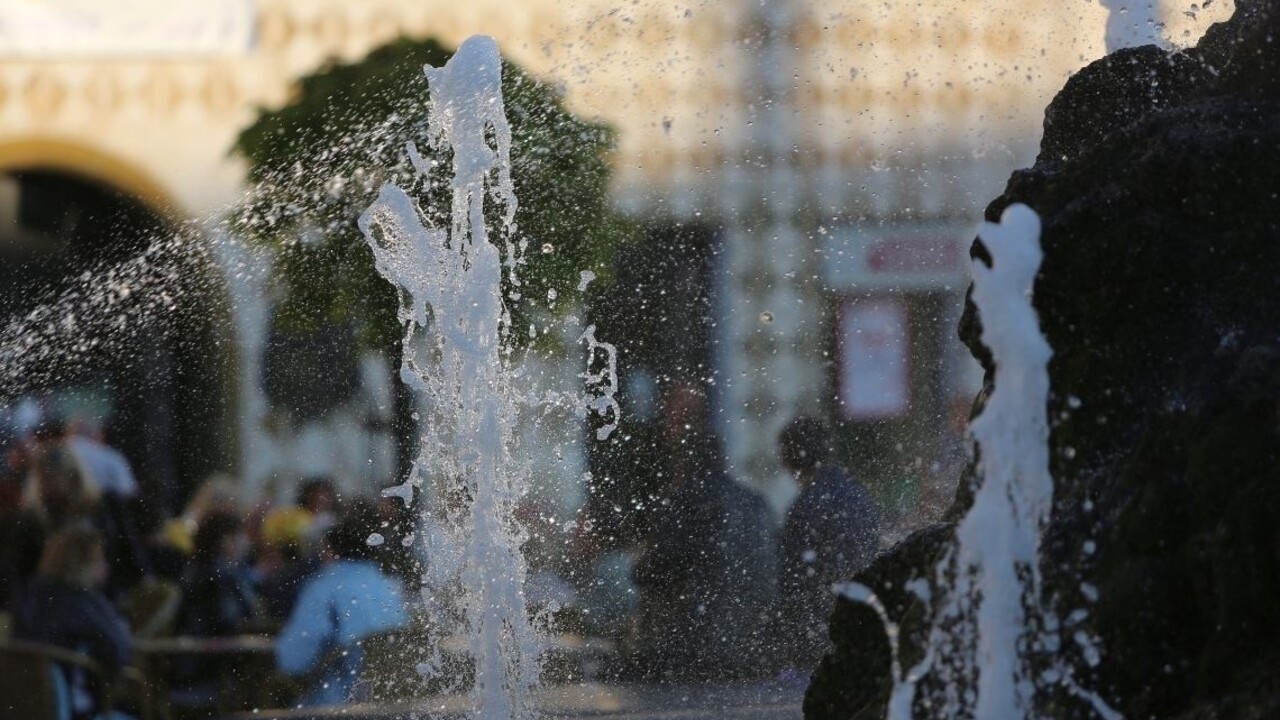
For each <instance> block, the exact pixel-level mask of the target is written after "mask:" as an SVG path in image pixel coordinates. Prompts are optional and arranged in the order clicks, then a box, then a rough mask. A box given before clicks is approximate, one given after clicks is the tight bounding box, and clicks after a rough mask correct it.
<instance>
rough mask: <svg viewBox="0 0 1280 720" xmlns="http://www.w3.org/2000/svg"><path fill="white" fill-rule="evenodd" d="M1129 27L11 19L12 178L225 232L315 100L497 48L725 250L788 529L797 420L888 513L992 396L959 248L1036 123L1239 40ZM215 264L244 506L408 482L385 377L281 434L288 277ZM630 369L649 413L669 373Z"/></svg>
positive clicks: (732, 447) (428, 17)
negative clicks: (411, 53)
mask: <svg viewBox="0 0 1280 720" xmlns="http://www.w3.org/2000/svg"><path fill="white" fill-rule="evenodd" d="M1122 5H1123V2H1122V0H1114V1H1113V2H1109V3H1108V6H1109V7H1104V6H1103V5H1094V4H1090V3H1071V4H1063V3H1040V4H1038V5H1036V6H1035V7H1031V6H1028V5H1027V4H1026V3H1015V2H1012V0H997V1H996V2H989V3H983V4H981V5H978V6H975V5H963V4H956V3H953V2H946V1H944V0H923V1H922V2H918V3H912V4H901V3H899V4H891V5H886V4H881V5H874V4H867V3H863V2H854V1H853V0H823V1H818V0H804V1H801V0H775V1H772V2H747V1H741V2H713V1H710V0H708V1H703V2H695V1H692V0H690V1H687V2H679V3H657V2H648V1H642V2H635V3H622V4H619V3H615V2H604V1H603V0H581V1H578V2H572V3H557V2H549V1H543V0H527V1H524V2H517V3H511V2H503V1H501V0H473V2H469V3H452V2H443V1H442V0H363V1H362V2H358V3H356V2H349V1H347V0H257V1H256V2H251V1H249V0H165V1H164V2H161V1H160V0H155V1H149V0H115V1H114V2H112V3H98V2H92V1H90V0H9V2H6V3H4V4H3V5H0V173H5V174H7V176H9V177H10V178H14V177H23V173H28V174H30V173H32V172H44V173H55V174H62V175H65V176H67V177H70V178H76V179H79V180H83V181H88V182H91V183H94V184H96V185H98V186H100V187H102V188H104V189H106V190H108V191H110V192H111V193H115V194H119V195H123V196H125V197H127V198H129V199H131V200H132V201H133V202H135V203H137V204H138V205H140V206H141V207H143V208H145V209H147V210H149V211H150V212H152V213H153V214H154V215H155V216H156V217H157V218H159V219H161V220H162V221H163V222H165V223H169V224H170V225H174V226H176V225H179V224H181V223H183V222H185V221H186V220H189V219H201V220H207V219H209V218H216V217H218V216H219V215H220V214H221V213H222V212H224V210H225V208H227V207H228V206H230V205H231V204H233V203H235V202H236V201H237V199H238V198H239V197H240V196H241V195H242V193H243V192H244V190H245V187H246V181H245V168H244V166H243V164H242V163H241V162H240V161H239V160H238V159H237V158H235V157H232V156H230V155H228V149H229V148H230V147H231V144H232V142H233V140H234V138H235V137H236V134H237V133H238V132H239V131H240V130H241V129H242V128H244V127H245V126H246V125H248V124H249V123H251V122H252V121H253V120H254V118H255V113H256V110H257V108H260V107H277V106H280V105H282V104H283V103H285V102H286V101H287V100H288V98H289V93H290V88H291V86H292V84H293V82H294V81H295V80H296V79H297V78H298V77H300V76H302V75H305V74H307V73H310V72H312V71H314V70H316V69H318V68H319V67H320V66H321V65H322V64H323V63H325V62H326V61H328V60H330V59H339V60H344V61H353V60H357V59H359V58H360V57H362V56H364V55H365V54H367V53H368V52H369V51H370V50H371V49H372V48H375V47H377V46H379V45H381V44H383V43H385V42H387V41H389V40H391V39H393V38H395V37H397V36H400V35H408V36H412V37H428V36H431V37H437V38H439V39H441V40H442V41H444V42H446V43H448V44H457V43H459V42H461V41H462V40H463V39H464V38H465V37H467V36H469V35H472V34H477V33H484V34H489V35H492V36H494V37H495V38H496V39H497V40H498V42H499V44H500V46H501V47H502V48H503V50H504V52H505V53H506V54H507V55H509V56H510V57H511V58H513V59H514V60H516V61H517V62H519V63H521V64H522V65H524V66H525V67H527V68H528V69H530V70H531V71H532V72H533V73H535V74H536V75H539V76H541V77H545V78H548V79H551V80H553V81H554V82H556V83H559V84H560V85H561V86H562V87H563V88H564V92H565V94H566V97H567V99H568V101H569V104H570V106H571V108H573V109H574V110H575V111H577V112H579V113H581V114H584V115H587V116H590V117H593V118H599V119H602V120H604V121H605V122H607V123H609V124H611V125H613V126H614V127H615V128H616V129H617V130H618V131H619V135H618V137H619V145H618V148H617V151H616V153H615V155H614V157H613V165H614V170H615V176H614V195H615V197H616V202H617V204H618V206H619V207H620V208H621V209H623V210H624V211H626V212H628V213H630V214H632V215H634V216H635V217H637V218H639V219H640V220H641V221H642V223H644V224H645V225H646V226H647V227H650V228H654V229H655V232H657V233H659V234H662V233H664V232H665V233H667V234H668V235H671V236H681V237H685V236H691V237H697V238H699V240H697V242H698V243H701V244H702V245H703V246H704V247H703V250H700V251H699V252H702V251H705V252H706V254H707V258H708V260H707V265H706V271H705V276H704V277H703V281H704V282H705V284H706V286H707V297H706V301H707V303H709V307H710V308H711V310H712V312H711V314H710V318H711V321H710V322H708V323H706V327H705V328H703V330H702V332H704V333H705V334H706V336H707V337H706V338H705V347H706V355H707V357H706V361H705V363H702V365H704V366H705V367H703V368H702V369H703V370H705V377H704V378H703V379H704V380H705V381H706V382H707V383H708V385H709V386H710V387H711V388H712V396H713V405H714V408H715V413H714V417H715V422H716V423H717V424H718V426H719V429H720V430H721V433H722V436H723V437H724V439H725V442H726V446H727V448H726V449H727V451H728V454H729V457H730V461H731V466H732V471H733V473H734V474H735V476H737V477H738V478H740V479H742V480H743V481H744V482H747V483H749V484H751V485H753V486H755V487H757V488H759V489H761V490H762V491H765V492H766V494H767V495H768V496H769V497H770V499H771V501H772V502H773V504H774V506H775V509H781V508H782V507H784V506H785V505H786V503H787V502H788V500H789V497H790V493H791V491H792V489H791V485H790V482H789V480H787V479H786V478H785V477H784V476H783V473H782V470H781V467H780V466H779V465H778V463H777V462H776V460H775V457H774V449H773V438H774V437H775V436H776V433H777V431H778V429H779V428H780V427H781V425H782V424H783V423H785V422H786V421H787V420H788V419H789V418H790V417H791V416H793V415H794V414H796V413H800V412H804V413H810V414H816V415H820V416H823V417H826V418H828V419H829V420H831V421H832V422H833V423H834V424H835V425H836V426H837V427H838V429H839V432H840V433H842V435H841V437H842V438H843V442H844V444H845V446H847V448H848V450H847V452H848V453H850V454H852V455H853V456H855V457H856V456H858V455H863V456H870V455H875V457H877V458H880V459H881V460H882V466H880V467H875V468H865V469H864V472H868V473H875V474H879V475H882V476H883V478H882V479H883V480H884V482H886V483H889V484H892V482H893V478H896V477H897V476H899V475H904V474H905V475H913V474H914V475H916V476H919V475H921V473H925V474H927V468H934V469H935V470H937V468H938V467H940V465H941V464H943V463H945V461H946V460H947V459H946V458H943V457H938V456H937V455H938V453H937V452H934V450H936V449H937V448H939V447H954V446H955V445H956V440H955V434H956V433H957V432H958V421H957V415H963V413H964V410H965V403H966V402H967V399H968V398H969V397H971V395H972V392H973V390H974V388H975V385H976V382H977V378H976V377H975V374H974V368H973V367H972V365H971V364H969V363H968V362H967V360H966V359H965V358H966V354H965V353H964V352H963V350H962V349H961V348H959V347H958V344H957V343H956V341H954V339H953V337H954V330H953V328H954V325H955V322H956V320H957V318H958V312H959V306H960V300H961V297H962V293H963V289H964V286H965V284H966V283H967V278H968V267H967V262H968V261H967V253H966V249H967V245H968V242H969V240H970V239H971V238H972V236H973V231H974V229H975V227H976V224H977V221H978V220H979V219H980V213H981V210H982V206H983V205H984V204H985V202H986V201H987V200H988V199H990V198H992V197H994V196H995V195H997V194H998V193H999V191H1000V188H1001V186H1002V183H1003V181H1004V178H1005V177H1007V175H1008V173H1009V172H1010V171H1011V170H1012V169H1014V168H1016V167H1019V166H1022V165H1025V164H1027V163H1029V162H1030V160H1031V159H1032V153H1033V152H1034V148H1035V144H1036V141H1037V140H1038V134H1039V123H1040V119H1041V112H1042V108H1043V107H1044V105H1045V103H1047V101H1048V100H1049V99H1050V98H1051V97H1052V95H1053V94H1054V92H1056V90H1057V89H1058V88H1059V87H1060V86H1061V84H1062V82H1063V81H1064V80H1065V79H1066V78H1067V77H1068V76H1069V74H1070V73H1071V72H1073V71H1074V70H1076V69H1077V68H1079V67H1080V66H1082V65H1083V64H1085V63H1086V62H1088V61H1090V60H1092V59H1094V58H1096V57H1098V56H1100V55H1101V54H1102V53H1103V52H1105V50H1106V49H1107V46H1108V44H1110V45H1112V46H1114V45H1116V44H1123V43H1126V42H1139V41H1142V40H1144V39H1150V38H1152V37H1155V36H1156V35H1161V36H1163V38H1165V39H1166V40H1165V41H1166V42H1174V43H1182V44H1186V43H1190V42H1193V41H1194V40H1195V39H1196V38H1197V37H1198V35H1199V34H1200V33H1201V32H1202V31H1203V29H1204V28H1205V27H1207V25H1208V24H1209V23H1210V22H1212V21H1214V20H1215V19H1221V18H1222V17H1224V16H1225V14H1229V12H1230V5H1229V4H1221V5H1217V6H1215V7H1213V8H1212V11H1210V10H1207V9H1206V10H1203V11H1199V12H1191V11H1188V10H1187V8H1182V7H1181V6H1180V5H1179V4H1178V3H1175V2H1161V3H1157V4H1154V5H1153V4H1151V3H1134V4H1133V7H1132V8H1129V7H1121V6H1122ZM1109 13H1110V14H1109ZM1109 17H1110V19H1111V20H1110V22H1109V21H1108V18H1109ZM1117 18H1127V19H1126V20H1125V21H1124V22H1120V21H1118V20H1117ZM1126 22H1127V23H1128V25H1125V23H1126ZM1153 29H1154V30H1153ZM316 171H317V172H323V169H322V168H317V169H316ZM18 185H21V183H18ZM8 187H17V186H14V185H13V183H12V182H11V183H10V185H9V186H8ZM14 192H18V190H14ZM10 194H12V193H10ZM15 213H16V215H15ZM10 215H14V217H12V218H4V219H5V220H6V221H8V222H10V223H11V224H14V223H16V224H21V217H18V216H20V215H21V213H19V212H17V211H15V212H14V213H10ZM10 234H11V235H12V233H10ZM655 247H656V246H655ZM684 247H685V246H683V245H681V244H680V243H674V244H671V245H669V246H668V247H667V249H666V250H664V251H665V252H670V253H674V254H676V255H677V256H678V255H679V254H680V253H681V252H684V250H683V249H682V248H684ZM219 248H221V249H219V250H218V251H217V252H216V253H215V255H216V263H217V266H218V268H219V269H218V272H219V273H220V275H221V276H220V278H218V287H219V289H220V292H222V293H224V294H225V295H226V297H228V298H230V299H231V301H230V302H229V303H228V304H227V305H228V307H229V308H230V311H231V315H232V325H231V327H232V328H233V332H232V333H231V337H229V338H226V339H225V341H226V342H227V343H229V344H230V345H231V346H232V347H231V349H230V350H226V349H225V348H224V351H225V352H227V353H228V356H229V359H228V360H227V365H226V368H227V369H226V370H225V371H224V372H225V374H226V379H225V384H226V387H225V392H226V393H227V395H228V400H227V401H226V403H225V408H226V409H225V412H224V413H223V417H224V418H225V422H226V423H227V425H228V428H227V433H228V434H230V435H231V436H232V437H233V441H231V442H229V444H228V450H227V453H228V457H230V458H231V460H232V461H233V462H234V464H235V465H236V466H237V468H238V471H239V473H240V474H241V476H242V477H243V478H244V479H245V482H246V483H247V485H248V487H249V490H250V492H251V493H261V492H267V491H268V490H269V487H268V486H269V484H270V482H271V478H273V477H275V478H279V477H285V476H298V475H302V474H312V473H328V474H335V475H338V476H340V477H345V478H350V481H351V482H356V483H383V482H386V481H388V480H389V478H388V477H387V475H388V474H389V473H390V469H389V468H390V463H391V460H390V455H389V453H390V450H389V449H388V447H387V444H388V442H389V441H388V438H387V437H386V432H385V430H383V429H380V428H382V427H383V426H384V425H385V419H386V413H387V412H389V404H390V401H389V400H388V390H387V386H388V384H389V383H390V382H391V378H390V377H388V376H387V374H386V373H385V372H383V371H381V370H380V369H379V367H380V366H379V365H378V363H376V362H366V363H364V364H362V365H361V368H362V370H361V375H362V381H361V383H362V384H361V387H362V390H361V392H360V393H358V397H356V398H355V399H354V400H352V401H351V403H350V406H349V407H346V408H345V409H344V410H343V411H342V412H340V413H338V414H335V415H333V416H331V417H330V418H329V419H327V420H326V421H324V422H322V423H313V424H311V425H309V426H306V427H295V426H288V427H282V426H280V425H279V423H278V422H276V421H275V420H273V417H272V413H271V408H270V407H269V406H268V403H267V400H266V398H265V396H264V394H263V391H262V390H261V387H260V385H261V383H260V382H259V378H260V376H261V362H262V354H263V350H264V347H265V343H266V334H267V328H268V325H269V314H270V304H271V299H272V293H273V292H274V289H273V286H272V282H271V277H270V273H269V259H266V258H262V257H257V256H253V255H252V254H250V253H248V252H247V251H244V250H230V249H226V248H224V247H222V246H219ZM605 339H612V340H615V341H619V344H621V345H622V346H623V348H624V351H625V349H626V345H625V343H622V342H621V340H622V339H619V338H605ZM209 342H210V343H212V344H213V345H219V343H221V342H222V341H221V340H218V339H217V338H214V339H212V340H209ZM219 347H221V345H219ZM654 357H655V358H657V357H658V356H656V355H655V356H654ZM653 362H654V363H657V362H659V360H657V359H655V360H653ZM631 369H632V377H630V378H626V379H624V391H626V390H625V389H626V387H627V386H626V383H627V382H630V383H632V385H633V387H632V390H631V392H632V393H633V394H634V395H636V396H637V397H639V396H640V395H643V394H644V393H645V392H650V391H648V390H645V387H647V384H651V383H652V382H654V381H655V379H659V380H660V379H661V378H662V377H663V375H664V373H665V372H666V371H667V370H669V368H663V367H659V366H653V367H645V366H644V365H643V363H636V364H634V366H633V367H632V368H631ZM571 372H572V371H571ZM175 402H176V401H175ZM640 404H643V403H640ZM180 406H181V403H177V404H176V405H175V409H174V412H180V411H181V408H180ZM148 422H155V423H158V422H163V418H160V419H154V418H153V419H152V420H150V421H148ZM625 422H626V419H625V418H624V423H625ZM884 464H889V465H893V466H894V467H893V468H888V467H884V466H883V465H884ZM546 465H547V467H548V471H549V472H550V471H551V470H550V468H551V467H552V466H554V465H555V463H554V462H551V461H548V463H546ZM922 468H926V470H922ZM914 482H916V484H917V485H918V484H919V478H918V477H917V478H916V480H915V481H914ZM364 487H366V488H367V487H368V485H367V484H366V485H364ZM276 491H277V492H282V490H281V489H279V488H277V490H276ZM916 501H918V498H917V499H916Z"/></svg>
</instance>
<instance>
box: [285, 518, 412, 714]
mask: <svg viewBox="0 0 1280 720" xmlns="http://www.w3.org/2000/svg"><path fill="white" fill-rule="evenodd" d="M376 528H377V514H376V512H375V511H373V509H372V508H370V507H369V506H368V505H360V504H357V505H353V506H352V507H351V508H350V509H349V510H348V511H347V512H345V513H344V514H343V516H342V518H341V519H340V520H339V521H338V523H337V524H336V525H334V527H332V528H331V529H330V530H329V531H328V532H327V533H325V536H324V542H323V546H322V556H323V562H324V567H322V568H321V569H320V571H319V572H318V573H316V575H315V576H314V577H312V578H311V579H310V580H309V581H308V582H307V584H306V585H305V586H304V587H303V588H302V592H301V593H300V594H299V596H298V602H297V605H295V606H294V608H293V613H292V614H291V615H290V616H289V621H288V622H287V623H286V624H285V626H284V629H283V630H282V631H281V633H280V637H279V638H278V639H277V641H276V663H277V665H279V667H280V669H281V670H282V671H283V672H284V673H286V674H288V675H292V676H295V677H305V678H306V679H307V680H308V683H307V684H308V687H307V688H306V690H305V691H304V693H303V695H302V697H301V698H300V699H299V704H300V705H302V706H315V705H334V704H340V703H343V702H345V701H346V700H347V699H348V696H349V695H350V693H351V690H352V688H353V687H354V686H355V683H356V681H357V680H358V679H359V672H360V666H361V664H362V661H363V653H362V652H361V650H360V648H359V647H358V646H357V644H356V643H358V642H359V641H361V640H364V639H366V638H369V637H372V636H374V635H378V634H380V633H384V632H387V631H388V630H395V629H396V628H400V627H403V626H404V625H406V624H407V623H408V614H407V612H406V611H405V604H404V598H403V595H402V590H401V587H400V583H399V582H398V581H397V580H395V579H394V578H392V577H390V576H389V575H387V574H385V573H383V572H382V570H380V569H379V567H378V564H377V563H376V562H375V561H374V560H373V559H372V556H373V548H371V547H370V546H369V545H368V542H367V539H368V537H369V534H370V533H372V532H373V531H374V530H375V529H376Z"/></svg>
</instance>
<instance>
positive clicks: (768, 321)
mask: <svg viewBox="0 0 1280 720" xmlns="http://www.w3.org/2000/svg"><path fill="white" fill-rule="evenodd" d="M760 323H761V324H763V325H772V324H773V313H771V312H769V311H768V310H765V311H764V312H762V313H760Z"/></svg>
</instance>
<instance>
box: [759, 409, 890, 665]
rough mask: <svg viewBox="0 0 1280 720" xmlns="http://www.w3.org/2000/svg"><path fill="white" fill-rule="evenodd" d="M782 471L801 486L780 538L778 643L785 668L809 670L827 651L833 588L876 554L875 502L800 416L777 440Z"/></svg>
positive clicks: (824, 435)
mask: <svg viewBox="0 0 1280 720" xmlns="http://www.w3.org/2000/svg"><path fill="white" fill-rule="evenodd" d="M778 446H779V450H780V454H781V459H782V463H783V465H785V466H786V467H787V469H788V470H790V471H791V473H792V474H793V476H794V477H795V479H796V483H797V484H798V485H799V486H800V495H799V496H798V497H796V499H795V502H793V503H792V504H791V507H790V508H788V509H787V516H786V519H785V520H784V521H783V524H782V532H781V534H780V536H779V538H778V610H777V612H776V613H775V618H776V619H777V622H778V639H777V641H776V643H775V647H776V649H777V652H778V658H777V660H778V664H779V665H780V666H781V667H783V668H793V669H801V668H803V669H812V668H813V667H814V666H816V665H817V663H818V661H819V660H821V659H822V654H823V652H824V651H825V649H826V646H827V621H828V618H829V617H830V615H831V610H832V608H833V607H834V605H835V596H834V594H833V592H832V585H833V584H835V583H838V582H845V581H848V580H852V579H853V577H854V575H856V574H857V573H858V572H859V571H861V570H862V569H863V568H865V567H866V566H867V565H869V564H870V563H871V560H872V559H873V558H874V557H875V553H876V550H877V549H878V548H879V542H880V534H879V525H880V514H879V510H878V509H877V507H876V504H875V500H874V499H872V497H871V493H870V492H868V491H867V489H866V488H865V487H863V486H862V485H861V484H860V483H858V482H857V481H856V480H854V479H853V478H851V477H849V475H848V474H847V473H846V472H845V471H844V470H843V469H842V468H841V467H840V466H839V465H838V464H837V463H836V462H834V459H833V458H832V457H831V449H830V439H829V436H828V432H827V428H826V426H825V425H824V424H823V423H822V422H821V421H819V420H817V419H814V418H810V417H804V416H801V417H798V418H795V419H794V420H792V421H791V422H790V423H788V424H787V426H786V427H785V428H783V430H782V433H781V434H780V435H779V436H778Z"/></svg>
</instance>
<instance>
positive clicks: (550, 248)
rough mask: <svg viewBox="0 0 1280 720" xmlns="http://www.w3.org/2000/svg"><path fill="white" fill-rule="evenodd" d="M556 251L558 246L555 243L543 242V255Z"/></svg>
mask: <svg viewBox="0 0 1280 720" xmlns="http://www.w3.org/2000/svg"><path fill="white" fill-rule="evenodd" d="M555 251H556V246H555V245H552V244H551V243H542V254H543V255H550V254H551V253H553V252H555Z"/></svg>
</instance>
